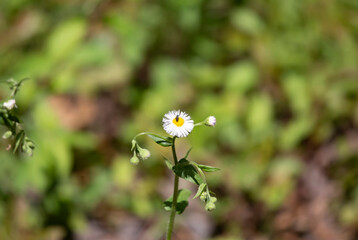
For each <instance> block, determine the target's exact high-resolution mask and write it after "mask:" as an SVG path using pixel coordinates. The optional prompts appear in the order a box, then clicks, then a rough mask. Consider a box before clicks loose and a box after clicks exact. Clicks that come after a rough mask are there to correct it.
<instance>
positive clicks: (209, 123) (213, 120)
mask: <svg viewBox="0 0 358 240" xmlns="http://www.w3.org/2000/svg"><path fill="white" fill-rule="evenodd" d="M215 124H216V118H215V117H214V116H210V117H208V118H207V119H206V121H205V125H206V126H209V127H215Z"/></svg>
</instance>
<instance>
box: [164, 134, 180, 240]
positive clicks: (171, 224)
mask: <svg viewBox="0 0 358 240" xmlns="http://www.w3.org/2000/svg"><path fill="white" fill-rule="evenodd" d="M175 139H176V137H174V138H173V145H172V152H173V158H174V165H176V164H177V163H178V158H177V154H176V152H175ZM178 187H179V177H178V176H177V175H175V178H174V190H173V205H172V211H171V213H170V218H169V222H168V228H167V238H166V240H171V239H172V233H173V227H174V220H175V214H176V210H177V209H176V208H177V200H178Z"/></svg>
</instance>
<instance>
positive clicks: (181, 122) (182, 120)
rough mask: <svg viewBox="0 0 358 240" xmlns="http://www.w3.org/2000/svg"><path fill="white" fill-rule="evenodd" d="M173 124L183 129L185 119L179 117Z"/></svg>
mask: <svg viewBox="0 0 358 240" xmlns="http://www.w3.org/2000/svg"><path fill="white" fill-rule="evenodd" d="M173 123H174V124H175V125H176V126H177V127H181V126H183V124H184V119H183V118H181V117H178V116H177V117H176V118H174V119H173Z"/></svg>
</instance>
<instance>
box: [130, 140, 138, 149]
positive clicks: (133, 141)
mask: <svg viewBox="0 0 358 240" xmlns="http://www.w3.org/2000/svg"><path fill="white" fill-rule="evenodd" d="M136 146H137V141H136V140H134V139H133V140H132V148H131V151H133V150H134V149H135V147H136Z"/></svg>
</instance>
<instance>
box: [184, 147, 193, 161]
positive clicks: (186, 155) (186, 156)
mask: <svg viewBox="0 0 358 240" xmlns="http://www.w3.org/2000/svg"><path fill="white" fill-rule="evenodd" d="M191 149H192V148H190V149H189V150H188V151H187V152H186V154H185V157H184V158H185V159H187V158H188V156H189V153H190V152H191Z"/></svg>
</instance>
